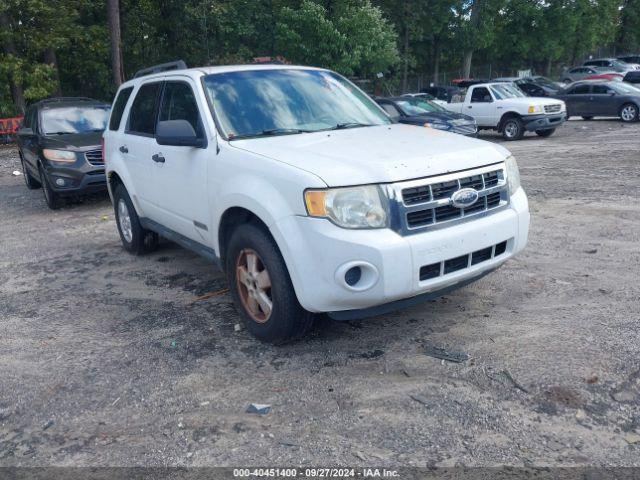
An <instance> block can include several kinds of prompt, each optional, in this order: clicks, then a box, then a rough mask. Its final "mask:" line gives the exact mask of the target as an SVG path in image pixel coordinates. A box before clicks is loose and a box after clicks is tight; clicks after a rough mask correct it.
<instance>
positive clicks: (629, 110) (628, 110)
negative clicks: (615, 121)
mask: <svg viewBox="0 0 640 480" xmlns="http://www.w3.org/2000/svg"><path fill="white" fill-rule="evenodd" d="M620 119H621V120H622V121H623V122H625V123H631V122H635V121H636V120H638V107H637V105H635V104H633V103H625V104H624V105H623V106H622V108H621V109H620Z"/></svg>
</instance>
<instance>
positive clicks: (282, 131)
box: [229, 128, 313, 140]
mask: <svg viewBox="0 0 640 480" xmlns="http://www.w3.org/2000/svg"><path fill="white" fill-rule="evenodd" d="M310 132H313V130H305V129H303V128H269V129H267V130H262V131H261V132H256V133H240V134H238V135H233V136H231V135H230V136H229V137H230V138H229V140H241V139H243V138H256V137H266V136H272V135H293V134H296V133H310Z"/></svg>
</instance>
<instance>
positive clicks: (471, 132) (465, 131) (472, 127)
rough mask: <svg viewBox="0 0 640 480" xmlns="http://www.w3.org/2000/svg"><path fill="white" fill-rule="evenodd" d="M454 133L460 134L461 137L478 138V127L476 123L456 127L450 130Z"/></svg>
mask: <svg viewBox="0 0 640 480" xmlns="http://www.w3.org/2000/svg"><path fill="white" fill-rule="evenodd" d="M449 131H450V132H452V133H458V134H460V135H466V136H468V137H476V136H478V126H477V125H476V124H475V123H467V124H463V125H454V126H453V127H451V130H449Z"/></svg>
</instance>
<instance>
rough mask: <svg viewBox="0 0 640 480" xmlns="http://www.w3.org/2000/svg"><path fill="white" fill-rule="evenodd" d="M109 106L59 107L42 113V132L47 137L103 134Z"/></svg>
mask: <svg viewBox="0 0 640 480" xmlns="http://www.w3.org/2000/svg"><path fill="white" fill-rule="evenodd" d="M110 108H111V107H109V106H108V105H92V106H90V107H59V108H48V109H45V110H43V111H42V131H43V133H44V134H45V135H56V134H57V135H62V134H66V133H86V132H101V131H103V130H104V129H105V128H106V126H107V120H108V118H109V110H110Z"/></svg>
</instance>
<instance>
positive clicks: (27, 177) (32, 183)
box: [20, 154, 42, 190]
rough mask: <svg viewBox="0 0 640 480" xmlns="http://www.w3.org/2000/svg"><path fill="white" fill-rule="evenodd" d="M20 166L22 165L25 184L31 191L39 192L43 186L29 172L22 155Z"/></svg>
mask: <svg viewBox="0 0 640 480" xmlns="http://www.w3.org/2000/svg"><path fill="white" fill-rule="evenodd" d="M20 164H21V165H22V176H23V177H24V184H25V185H26V186H27V188H28V189H29V190H37V189H38V188H40V187H41V186H42V185H41V184H40V182H39V181H38V180H37V179H36V178H35V177H34V176H33V175H31V173H30V172H29V170H27V166H26V165H25V163H24V159H23V158H22V154H20Z"/></svg>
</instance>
